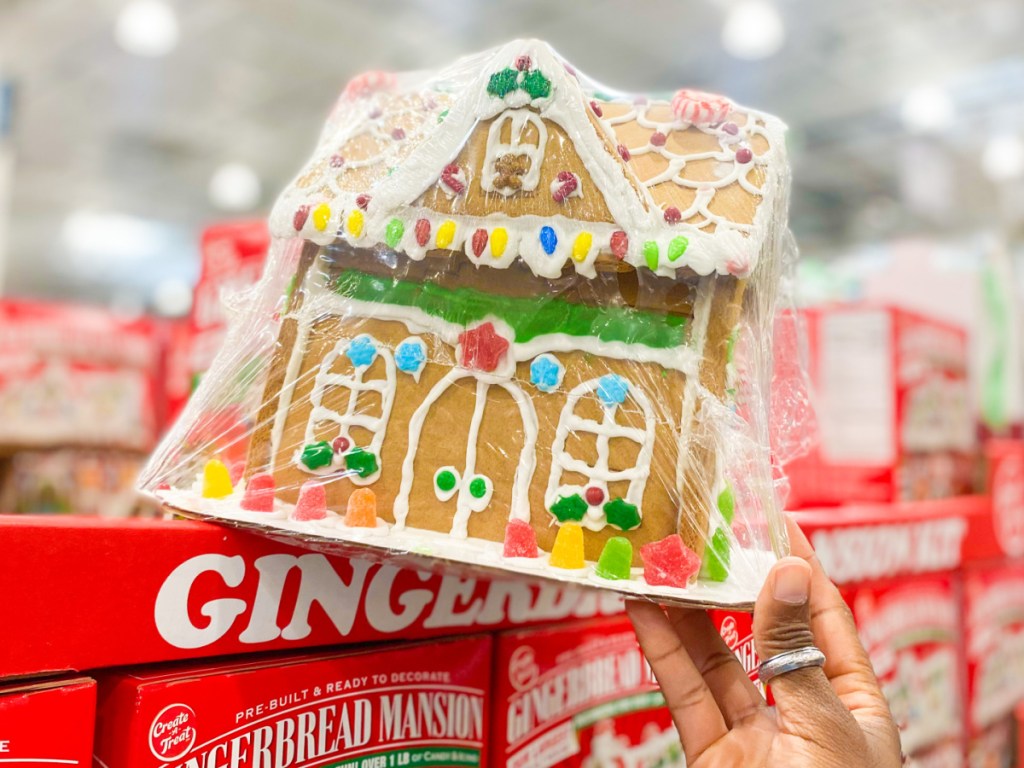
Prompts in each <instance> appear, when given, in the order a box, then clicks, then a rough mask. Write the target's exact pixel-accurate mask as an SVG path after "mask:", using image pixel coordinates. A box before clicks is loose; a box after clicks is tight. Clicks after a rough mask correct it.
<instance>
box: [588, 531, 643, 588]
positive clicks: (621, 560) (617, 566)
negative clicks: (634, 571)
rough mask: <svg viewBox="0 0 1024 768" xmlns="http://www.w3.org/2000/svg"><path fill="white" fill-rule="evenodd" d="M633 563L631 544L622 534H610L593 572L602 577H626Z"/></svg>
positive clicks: (628, 575)
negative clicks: (610, 536)
mask: <svg viewBox="0 0 1024 768" xmlns="http://www.w3.org/2000/svg"><path fill="white" fill-rule="evenodd" d="M632 565H633V545H632V544H630V543H629V539H626V538H623V537H622V536H612V538H610V539H608V541H607V542H606V543H605V545H604V549H603V550H601V557H599V558H598V559H597V567H596V568H595V569H594V573H596V574H597V575H598V576H600V577H601V578H602V579H628V578H629V577H630V576H631V574H630V571H629V569H630V568H631V567H632Z"/></svg>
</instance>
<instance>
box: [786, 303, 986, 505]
mask: <svg viewBox="0 0 1024 768" xmlns="http://www.w3.org/2000/svg"><path fill="white" fill-rule="evenodd" d="M804 317H805V318H806V325H807V330H808V339H809V341H810V360H809V362H810V375H811V381H812V384H813V388H814V390H815V395H816V403H815V404H816V407H817V415H818V426H819V441H818V444H817V445H816V446H815V448H814V449H813V450H812V451H811V452H810V453H809V454H808V455H807V456H804V457H802V458H800V459H797V460H795V461H793V462H792V463H791V464H790V465H788V466H787V473H788V474H789V479H790V483H791V495H790V506H791V507H792V508H798V507H805V506H810V505H821V504H842V503H847V502H850V501H900V500H915V499H926V498H940V497H947V496H955V495H957V494H964V493H970V492H971V491H972V490H973V485H974V459H973V456H972V452H973V451H974V450H975V448H976V430H975V425H974V421H973V416H972V414H971V407H970V397H969V389H968V377H967V364H968V355H967V335H966V333H965V331H964V330H963V329H962V328H959V327H957V326H955V325H950V324H948V323H945V322H942V321H940V320H937V319H933V318H930V317H926V316H924V315H919V314H915V313H912V312H907V311H905V310H902V309H897V308H894V307H885V306H833V307H824V308H816V309H809V310H806V311H805V313H804Z"/></svg>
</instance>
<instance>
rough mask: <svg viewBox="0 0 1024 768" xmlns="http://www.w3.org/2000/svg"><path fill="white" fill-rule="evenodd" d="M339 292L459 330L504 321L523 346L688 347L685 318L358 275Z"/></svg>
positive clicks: (338, 285)
mask: <svg viewBox="0 0 1024 768" xmlns="http://www.w3.org/2000/svg"><path fill="white" fill-rule="evenodd" d="M335 290H336V292H337V293H338V294H340V295H341V296H345V297H347V298H350V299H356V300H358V301H370V302H375V303H379V304H397V305H399V306H403V307H416V308H417V309H420V310H422V311H423V312H426V313H427V314H428V315H432V316H433V317H437V318H440V319H442V320H445V321H446V322H449V323H453V324H455V325H462V326H468V325H471V324H473V323H475V322H479V321H480V320H483V319H484V318H485V317H487V316H488V315H492V316H495V317H499V318H501V319H502V320H504V321H505V322H506V323H508V324H509V325H510V326H511V327H512V330H514V331H515V334H516V341H517V342H519V343H523V342H527V341H530V340H531V339H534V338H536V337H538V336H543V335H545V334H548V333H564V334H567V335H569V336H592V337H596V338H598V339H601V340H602V341H609V342H610V341H621V342H625V343H627V344H642V345H644V346H647V347H653V348H655V349H671V348H672V347H678V346H681V345H683V344H685V343H686V318H685V317H681V316H678V315H657V314H654V313H651V312H643V311H641V310H636V309H628V308H623V307H592V306H588V305H585V304H574V303H572V302H569V301H565V300H564V299H559V298H554V297H551V296H540V297H530V298H513V297H510V296H496V295H494V294H489V293H483V292H481V291H477V290H475V289H473V288H440V287H438V286H437V285H434V284H433V283H413V282H409V281H406V280H394V279H389V278H382V277H374V276H373V275H368V274H366V273H365V272H359V271H357V270H346V271H344V272H342V273H341V274H340V275H339V276H338V277H337V279H336V282H335Z"/></svg>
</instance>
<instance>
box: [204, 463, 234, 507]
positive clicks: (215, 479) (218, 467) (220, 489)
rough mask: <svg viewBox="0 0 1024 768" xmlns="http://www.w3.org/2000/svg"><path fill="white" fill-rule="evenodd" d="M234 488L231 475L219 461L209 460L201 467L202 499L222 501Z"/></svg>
mask: <svg viewBox="0 0 1024 768" xmlns="http://www.w3.org/2000/svg"><path fill="white" fill-rule="evenodd" d="M233 490H234V487H233V486H232V485H231V474H230V473H229V472H228V468H227V467H225V466H224V462H223V461H221V460H220V459H210V460H209V461H208V462H206V466H204V467H203V498H204V499H223V498H224V497H225V496H230V495H231V492H232V491H233Z"/></svg>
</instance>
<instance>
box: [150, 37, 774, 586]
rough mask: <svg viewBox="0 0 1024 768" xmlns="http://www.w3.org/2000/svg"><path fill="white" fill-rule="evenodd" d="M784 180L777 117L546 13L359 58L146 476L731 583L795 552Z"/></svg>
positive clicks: (380, 546)
mask: <svg viewBox="0 0 1024 768" xmlns="http://www.w3.org/2000/svg"><path fill="white" fill-rule="evenodd" d="M788 189H789V171H788V165H787V162H786V157H785V147H784V126H783V125H782V123H781V122H780V121H778V120H777V119H775V118H773V117H771V116H768V115H765V114H762V113H760V112H756V111H753V110H749V109H745V108H742V107H739V106H737V105H735V104H733V103H732V102H731V101H729V100H728V99H725V98H723V97H719V96H713V95H709V94H704V93H699V92H694V91H686V90H681V91H679V92H677V93H675V94H667V95H663V96H660V97H640V96H635V95H632V94H623V93H617V92H614V91H611V90H609V89H607V88H605V87H603V86H601V85H599V84H597V83H594V82H592V81H590V80H589V79H587V78H586V77H584V76H583V75H581V74H579V73H578V72H577V71H576V70H574V69H573V68H572V67H571V66H570V65H569V64H568V63H566V62H565V61H564V60H563V59H562V58H561V57H560V56H558V54H557V53H556V52H554V51H553V50H552V49H551V48H550V47H549V46H547V45H546V44H544V43H542V42H538V41H516V42H512V43H509V44H507V45H504V46H501V47H499V48H497V49H494V50H491V51H487V52H485V53H482V54H479V55H476V56H471V57H468V58H465V59H462V60H460V61H458V62H456V63H455V64H454V65H453V66H452V67H450V68H448V69H446V70H443V71H441V72H439V73H409V74H399V75H395V74H390V73H381V72H371V73H367V74H364V75H360V76H359V77H356V78H355V79H353V80H352V81H351V82H349V84H348V85H347V86H346V88H345V90H344V93H343V94H342V96H341V98H340V100H339V101H338V103H337V105H336V106H335V108H334V110H333V112H332V114H331V116H330V118H329V120H328V122H327V125H326V127H325V128H324V131H323V133H322V135H321V138H320V142H319V145H318V147H317V149H316V152H315V154H314V156H313V158H312V160H311V161H310V162H309V163H308V165H307V166H306V167H305V168H304V169H303V170H302V171H301V173H300V174H299V176H298V177H297V178H296V180H295V181H294V182H293V183H292V185H291V186H290V187H289V188H288V189H286V190H285V192H284V193H283V194H282V196H281V197H280V199H279V200H278V202H277V204H276V205H275V207H274V210H273V213H272V215H271V232H272V236H273V241H272V244H271V249H270V254H269V259H268V264H267V268H266V271H265V274H264V276H263V278H262V280H261V282H260V283H259V284H258V286H257V287H256V288H254V289H253V290H251V291H249V292H246V293H245V294H242V295H239V296H236V297H234V299H233V300H232V301H231V302H230V304H231V308H232V314H233V320H232V327H231V329H230V331H229V334H228V337H227V339H226V342H225V344H224V346H223V348H222V349H221V351H220V353H219V354H218V355H217V357H216V359H215V360H214V363H213V365H212V367H211V369H210V371H209V373H208V374H207V376H206V377H205V378H204V380H203V382H202V384H201V386H200V389H199V390H198V391H197V392H196V394H195V396H194V397H193V399H192V401H191V402H190V403H189V405H188V407H187V409H186V411H185V412H184V413H183V415H182V417H181V419H180V420H179V422H178V423H177V425H176V426H175V428H174V429H173V430H172V431H171V432H170V434H169V435H168V436H167V438H166V439H165V441H164V442H163V444H162V446H161V447H160V449H159V450H158V451H157V452H156V453H155V455H154V456H153V458H152V461H151V463H150V465H149V467H148V469H147V470H146V472H145V473H144V475H143V479H142V483H143V487H144V490H146V491H148V492H150V493H152V494H154V495H156V496H157V498H159V499H160V501H161V502H163V503H164V504H165V505H166V506H167V507H169V508H171V509H173V510H177V511H179V512H182V513H185V514H189V515H195V516H204V517H212V518H218V519H221V520H228V521H233V522H235V523H237V524H241V525H249V526H255V527H258V528H260V529H263V530H267V531H278V532H280V533H283V534H288V535H293V536H297V537H300V538H303V539H305V540H306V541H307V542H308V543H309V544H310V545H311V546H316V547H324V548H330V549H339V548H340V549H343V550H346V551H352V550H355V551H361V552H365V553H366V554H368V555H377V556H381V557H396V556H400V555H403V554H404V555H409V554H410V553H411V554H412V555H414V556H416V557H424V556H425V557H430V558H434V559H436V560H438V561H444V562H445V563H447V564H448V566H447V567H450V566H451V564H463V565H467V566H469V567H472V568H475V569H480V568H487V569H499V570H502V571H512V572H519V573H525V574H530V575H533V576H538V577H544V578H550V579H557V580H560V581H568V582H579V583H585V584H591V585H601V586H604V587H606V588H609V589H614V590H617V591H619V592H623V593H628V594H638V595H646V596H651V597H652V598H656V599H659V600H661V601H664V602H677V603H685V604H703V605H722V606H749V605H750V604H751V603H752V601H753V599H754V597H755V596H756V593H757V591H758V589H759V588H760V585H761V583H762V582H763V579H764V576H765V574H766V572H767V570H768V568H769V567H770V565H771V563H772V562H774V560H775V558H776V557H778V556H780V555H781V554H783V553H785V552H786V551H787V542H786V540H785V533H784V529H783V527H782V525H781V523H780V517H779V510H778V504H777V501H776V499H775V494H774V486H773V476H772V463H771V449H770V442H771V441H770V439H769V424H768V422H769V411H770V402H771V398H770V395H769V385H770V380H771V372H772V327H773V322H774V318H775V312H776V297H777V290H778V285H779V282H780V275H781V274H782V273H783V272H784V271H785V270H786V269H787V267H788V266H791V262H792V259H793V258H794V249H793V248H792V246H791V245H790V243H791V239H790V238H789V237H788V232H787V228H786V221H787V203H788ZM419 564H420V565H422V564H423V563H422V562H420V563H419Z"/></svg>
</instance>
